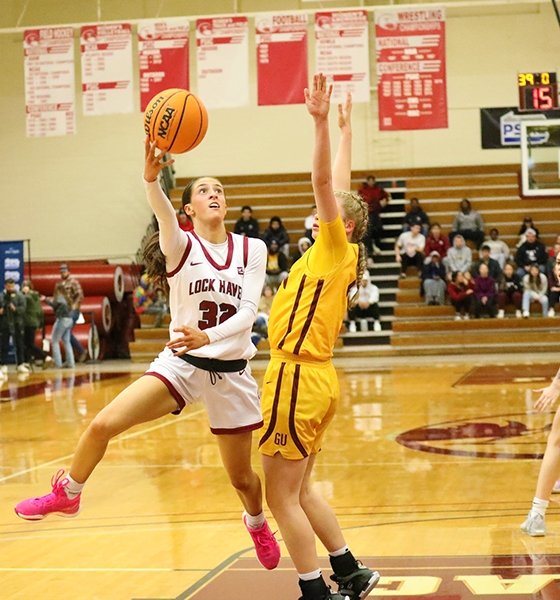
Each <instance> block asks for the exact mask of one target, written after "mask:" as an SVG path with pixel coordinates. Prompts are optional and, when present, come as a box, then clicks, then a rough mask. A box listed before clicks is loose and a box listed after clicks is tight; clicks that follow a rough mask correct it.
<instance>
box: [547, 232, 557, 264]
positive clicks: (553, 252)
mask: <svg viewBox="0 0 560 600" xmlns="http://www.w3.org/2000/svg"><path fill="white" fill-rule="evenodd" d="M557 248H560V235H557V236H556V240H555V241H554V244H553V245H552V246H551V247H550V248H549V249H548V256H549V257H550V258H554V259H556V255H557V254H558V250H557Z"/></svg>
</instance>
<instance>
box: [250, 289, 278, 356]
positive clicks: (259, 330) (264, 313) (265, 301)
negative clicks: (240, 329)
mask: <svg viewBox="0 0 560 600" xmlns="http://www.w3.org/2000/svg"><path fill="white" fill-rule="evenodd" d="M273 299H274V290H273V289H272V288H271V287H270V286H269V285H265V286H264V287H263V291H262V294H261V299H260V300H259V307H258V312H257V318H256V319H255V323H254V325H253V330H252V334H251V341H252V342H253V344H254V345H255V346H256V345H257V344H258V343H259V342H260V341H261V340H262V339H266V338H268V318H269V316H270V308H271V307H272V300H273Z"/></svg>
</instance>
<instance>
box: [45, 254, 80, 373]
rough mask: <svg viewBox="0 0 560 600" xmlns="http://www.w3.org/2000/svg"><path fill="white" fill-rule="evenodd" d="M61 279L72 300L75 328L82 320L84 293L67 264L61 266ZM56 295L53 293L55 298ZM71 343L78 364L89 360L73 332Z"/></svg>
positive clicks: (71, 307) (71, 311)
mask: <svg viewBox="0 0 560 600" xmlns="http://www.w3.org/2000/svg"><path fill="white" fill-rule="evenodd" d="M60 277H61V279H62V284H63V285H64V289H65V290H66V292H67V296H68V298H69V300H70V316H71V317H72V328H73V327H74V325H76V321H77V320H78V319H79V318H80V314H81V313H80V306H81V304H82V301H83V299H84V292H83V291H82V286H81V285H80V283H79V281H78V280H77V279H76V278H75V277H72V275H71V274H70V270H69V269H68V265H67V264H66V263H62V264H61V265H60ZM54 295H55V294H54V292H53V296H54ZM70 342H71V344H72V348H73V349H74V353H75V354H76V357H77V359H78V362H85V360H86V359H87V350H84V348H83V347H82V344H80V342H79V341H78V339H77V338H76V336H75V335H74V334H73V333H72V332H70ZM53 358H54V356H53Z"/></svg>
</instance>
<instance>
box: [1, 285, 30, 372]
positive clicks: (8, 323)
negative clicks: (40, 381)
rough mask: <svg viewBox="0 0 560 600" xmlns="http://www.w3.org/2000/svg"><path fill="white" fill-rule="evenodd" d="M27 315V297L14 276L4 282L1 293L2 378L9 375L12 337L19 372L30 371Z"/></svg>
mask: <svg viewBox="0 0 560 600" xmlns="http://www.w3.org/2000/svg"><path fill="white" fill-rule="evenodd" d="M24 315H25V298H24V296H23V294H22V293H21V292H20V291H18V289H17V288H16V282H15V281H14V280H13V279H12V278H10V277H9V278H8V279H6V281H5V282H4V290H3V292H2V294H1V295H0V380H2V379H4V378H6V377H7V374H8V363H9V362H10V359H9V352H10V338H12V340H13V342H14V350H15V355H16V364H17V372H18V373H25V374H26V373H29V371H30V369H29V367H28V366H27V365H26V364H25V351H24V343H23V321H24Z"/></svg>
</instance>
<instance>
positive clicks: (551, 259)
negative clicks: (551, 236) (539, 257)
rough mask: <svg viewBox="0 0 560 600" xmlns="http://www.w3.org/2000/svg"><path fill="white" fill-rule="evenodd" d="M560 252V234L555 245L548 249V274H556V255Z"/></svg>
mask: <svg viewBox="0 0 560 600" xmlns="http://www.w3.org/2000/svg"><path fill="white" fill-rule="evenodd" d="M558 252H560V236H558V238H557V239H556V242H555V244H554V246H552V248H551V249H550V250H549V251H548V259H547V261H546V271H545V273H546V275H550V274H551V273H552V274H554V270H555V268H556V257H557V256H558Z"/></svg>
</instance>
